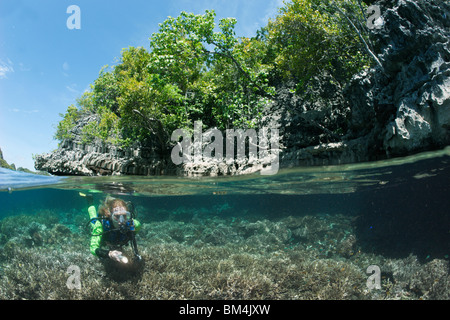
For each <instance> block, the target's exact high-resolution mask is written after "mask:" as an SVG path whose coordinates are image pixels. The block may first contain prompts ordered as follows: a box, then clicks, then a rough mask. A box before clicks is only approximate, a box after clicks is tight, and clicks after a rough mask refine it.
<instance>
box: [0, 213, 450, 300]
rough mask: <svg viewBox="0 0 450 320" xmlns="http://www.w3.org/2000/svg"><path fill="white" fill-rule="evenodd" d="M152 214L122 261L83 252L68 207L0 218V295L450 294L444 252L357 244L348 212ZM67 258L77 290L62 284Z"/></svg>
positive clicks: (81, 219) (76, 218) (78, 221)
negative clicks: (404, 252)
mask: <svg viewBox="0 0 450 320" xmlns="http://www.w3.org/2000/svg"><path fill="white" fill-rule="evenodd" d="M141 211H143V212H145V210H141ZM155 214H156V215H157V213H154V214H153V215H147V216H146V215H145V213H144V214H141V216H140V220H141V221H142V222H143V227H142V229H141V232H140V233H139V235H138V245H139V248H140V251H141V254H142V257H143V259H144V262H143V263H137V262H133V263H132V264H130V265H127V266H118V265H116V264H114V263H112V262H110V261H102V260H100V259H98V258H96V257H94V256H92V255H91V254H90V253H89V249H88V246H89V231H88V230H86V228H84V226H85V224H86V219H85V215H84V214H83V213H80V212H77V211H75V210H74V211H73V212H67V213H58V214H54V213H52V212H37V213H34V214H29V215H27V214H24V213H23V214H18V215H14V216H9V217H7V218H4V219H3V220H0V232H1V234H0V298H1V299H99V300H100V299H167V300H169V299H287V300H290V299H314V300H315V299H333V300H335V299H339V300H343V299H449V292H450V289H449V288H450V286H449V281H450V277H449V272H448V271H449V264H448V261H447V260H443V259H432V260H431V259H430V261H425V262H419V260H418V259H417V258H416V257H415V256H414V255H409V256H408V257H403V258H392V257H389V258H387V257H383V256H380V255H376V254H374V253H370V252H363V251H362V250H361V248H359V245H358V241H357V240H356V237H355V235H354V234H353V232H352V231H353V230H352V221H353V219H352V218H351V217H348V216H342V215H314V216H308V215H305V216H285V217H281V218H278V219H269V218H267V217H258V216H251V215H249V214H245V213H243V214H240V215H238V214H236V215H233V216H224V215H218V214H215V213H211V212H209V213H208V210H203V211H199V212H197V213H196V214H191V215H189V217H188V218H186V216H185V215H184V214H183V213H180V212H174V213H172V214H170V215H169V214H166V213H161V215H160V216H159V218H158V219H154V218H155ZM124 251H125V252H128V253H131V250H130V248H128V247H126V248H124ZM370 265H377V266H379V267H380V269H381V288H380V289H369V288H368V285H367V279H368V278H369V275H370V274H368V273H366V271H367V268H368V266H370ZM73 266H76V267H77V269H78V270H79V275H78V276H79V278H78V279H79V280H80V285H81V286H80V287H79V288H78V289H77V288H73V287H71V288H69V287H70V285H69V284H70V281H71V276H72V275H73V274H72V273H71V271H70V270H71V269H70V267H73Z"/></svg>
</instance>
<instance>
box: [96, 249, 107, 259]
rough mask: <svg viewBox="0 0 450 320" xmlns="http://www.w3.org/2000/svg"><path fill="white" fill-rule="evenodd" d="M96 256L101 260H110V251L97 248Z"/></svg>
mask: <svg viewBox="0 0 450 320" xmlns="http://www.w3.org/2000/svg"><path fill="white" fill-rule="evenodd" d="M95 255H96V256H97V257H100V258H108V257H109V250H106V249H102V248H97V249H95Z"/></svg>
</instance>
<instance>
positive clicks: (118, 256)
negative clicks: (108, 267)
mask: <svg viewBox="0 0 450 320" xmlns="http://www.w3.org/2000/svg"><path fill="white" fill-rule="evenodd" d="M108 256H109V257H110V258H111V259H112V260H114V261H117V262H121V263H128V258H127V257H125V256H124V255H123V254H122V252H120V251H117V250H113V251H110V252H109V253H108Z"/></svg>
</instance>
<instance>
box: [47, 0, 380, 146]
mask: <svg viewBox="0 0 450 320" xmlns="http://www.w3.org/2000/svg"><path fill="white" fill-rule="evenodd" d="M366 7H367V5H366V4H365V3H364V2H362V1H360V0H336V1H332V0H291V1H285V3H284V6H283V7H282V8H280V9H279V13H278V15H277V16H276V17H275V18H274V19H271V20H269V21H268V23H267V25H266V26H265V27H263V28H261V29H260V30H258V31H257V32H256V36H254V37H251V38H247V37H239V38H238V37H236V35H235V31H234V27H235V25H236V23H237V21H236V19H234V18H225V19H221V20H220V21H218V24H216V14H215V12H214V11H212V10H211V11H206V12H205V13H204V14H202V15H194V14H191V13H186V12H181V14H180V15H179V16H178V17H176V18H173V17H168V18H167V19H166V20H165V21H164V22H163V23H161V24H160V25H159V31H158V32H156V33H154V34H153V35H152V36H151V37H150V47H149V48H148V49H146V48H143V47H129V48H126V49H123V51H122V53H121V57H120V59H119V63H118V64H117V65H115V66H113V67H108V66H105V67H104V68H103V69H102V70H101V71H100V74H99V76H98V78H97V79H96V80H95V81H94V83H93V84H92V85H91V90H90V91H88V92H85V93H84V94H83V95H82V96H81V97H79V98H78V99H77V102H76V105H70V106H69V107H68V108H67V111H66V113H65V114H61V117H62V120H61V121H60V122H59V124H58V126H57V130H56V133H55V139H57V140H59V141H62V140H64V139H71V138H73V129H74V127H75V125H76V124H77V121H78V120H79V119H81V118H86V117H87V116H89V115H90V116H91V117H89V119H90V120H89V122H88V123H87V124H86V125H84V126H83V128H82V142H83V143H91V142H93V141H94V140H95V139H100V140H101V141H103V142H105V143H110V144H114V145H118V146H122V147H126V146H131V145H135V144H136V143H138V144H143V145H145V144H147V143H149V141H153V142H156V143H157V144H159V145H160V147H161V148H163V149H164V148H167V144H168V142H169V141H170V134H171V132H173V130H175V129H176V128H188V127H191V126H192V124H193V122H194V121H197V120H201V121H202V123H203V125H204V126H205V127H207V128H212V127H217V128H218V129H221V130H223V129H227V128H242V129H246V128H251V127H255V126H257V125H258V122H259V121H260V119H261V116H262V111H263V108H264V106H265V105H267V104H268V103H270V102H273V101H276V99H277V89H278V88H280V87H281V86H283V84H286V83H294V86H292V91H293V92H295V94H297V95H300V96H301V95H302V94H305V93H306V92H307V91H308V88H310V87H311V86H313V85H314V81H313V80H314V79H317V77H321V79H325V81H329V82H330V83H333V84H335V85H338V87H344V86H345V84H346V83H347V82H348V81H349V80H350V78H351V77H352V76H353V75H354V74H356V73H357V72H360V71H361V70H363V69H364V68H367V67H369V66H370V65H372V64H374V63H375V61H374V60H373V59H372V58H371V55H370V53H371V52H370V39H369V33H368V30H367V29H366V27H365V23H364V21H365V19H366V18H365V12H366V11H365V10H366Z"/></svg>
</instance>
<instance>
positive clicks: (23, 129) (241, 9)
mask: <svg viewBox="0 0 450 320" xmlns="http://www.w3.org/2000/svg"><path fill="white" fill-rule="evenodd" d="M70 5H77V6H78V7H79V8H80V11H81V15H80V17H81V29H79V30H77V29H69V28H68V27H67V23H66V22H67V20H68V18H69V17H70V16H71V14H70V13H67V8H68V7H69V6H70ZM282 5H283V3H282V0H210V1H207V0H163V1H161V0H157V1H154V0H146V1H144V0H130V1H115V0H84V1H77V0H70V1H66V0H1V1H0V148H1V150H2V151H3V157H4V158H5V160H6V161H7V162H8V163H14V164H15V165H16V167H25V168H28V169H31V170H34V162H33V160H32V154H41V153H47V152H50V151H52V150H54V149H56V148H57V141H56V140H54V139H53V135H54V133H55V130H56V129H55V128H56V125H57V124H58V122H59V121H60V119H61V117H60V116H59V114H60V113H64V112H65V111H66V109H67V107H68V106H69V105H71V104H75V103H76V98H78V97H80V96H81V94H82V93H83V92H84V91H86V90H89V85H90V84H91V83H93V81H94V80H95V79H96V78H97V76H98V74H99V71H100V69H101V68H102V67H103V66H105V65H110V66H112V65H115V64H116V62H117V59H118V58H119V57H120V52H121V51H122V49H123V48H127V47H129V46H143V47H145V48H149V40H148V39H149V37H150V36H151V35H152V33H154V32H157V31H158V24H159V23H161V22H163V21H164V20H165V19H166V18H167V17H168V16H172V17H177V16H178V15H179V13H180V12H181V11H187V12H193V13H196V14H202V13H204V12H205V10H207V9H214V10H215V11H216V15H217V20H216V22H217V23H218V20H219V19H220V18H223V17H234V18H236V19H237V25H236V34H237V36H248V37H250V36H253V35H255V33H256V30H258V29H259V28H260V27H262V26H265V25H266V23H267V21H268V19H269V18H273V17H275V16H276V14H277V10H278V8H279V7H281V6H282Z"/></svg>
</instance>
